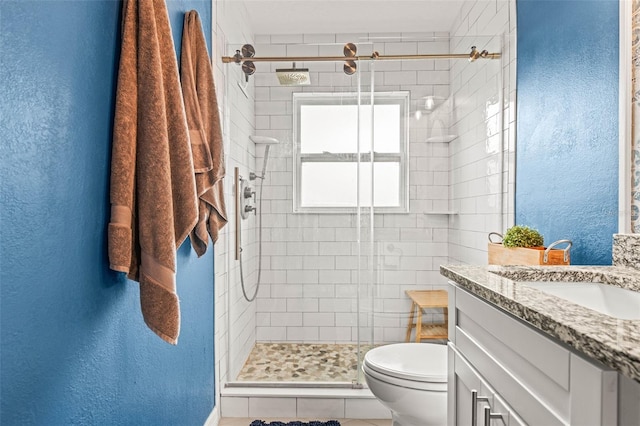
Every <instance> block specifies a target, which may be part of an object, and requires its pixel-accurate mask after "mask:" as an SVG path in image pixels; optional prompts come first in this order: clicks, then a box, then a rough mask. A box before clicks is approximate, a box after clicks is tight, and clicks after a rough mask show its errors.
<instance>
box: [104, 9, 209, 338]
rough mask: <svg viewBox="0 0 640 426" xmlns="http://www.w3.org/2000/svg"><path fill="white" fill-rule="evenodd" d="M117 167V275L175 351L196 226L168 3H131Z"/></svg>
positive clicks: (113, 227)
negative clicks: (183, 278) (180, 250)
mask: <svg viewBox="0 0 640 426" xmlns="http://www.w3.org/2000/svg"><path fill="white" fill-rule="evenodd" d="M122 19H123V21H122V52H121V57H120V68H119V74H118V88H117V92H116V109H115V118H114V124H113V151H112V160H111V194H110V195H111V222H110V223H109V231H108V239H109V262H110V265H111V269H113V270H116V271H121V272H125V273H127V276H128V277H129V278H130V279H132V280H135V281H139V282H140V304H141V307H142V315H143V317H144V321H145V322H146V324H147V325H148V326H149V328H150V329H151V330H153V331H154V332H155V333H156V334H158V336H160V337H161V338H162V339H164V340H166V341H167V342H169V343H171V344H176V343H177V341H178V335H179V334H180V305H179V301H178V296H177V294H176V279H175V276H176V274H175V271H176V250H177V247H179V246H180V244H181V243H182V242H183V241H184V240H185V239H186V237H187V235H188V234H189V232H191V230H192V229H193V227H194V226H195V224H196V222H197V220H198V205H197V202H198V200H197V195H196V184H195V179H194V175H193V160H192V156H191V147H190V143H189V134H188V130H187V122H186V116H185V111H184V104H183V100H182V91H181V89H180V81H179V76H178V63H177V60H176V55H175V50H174V45H173V39H172V36H171V27H170V26H169V18H168V13H167V6H166V4H165V2H164V0H142V1H137V0H125V1H124V3H123V16H122Z"/></svg>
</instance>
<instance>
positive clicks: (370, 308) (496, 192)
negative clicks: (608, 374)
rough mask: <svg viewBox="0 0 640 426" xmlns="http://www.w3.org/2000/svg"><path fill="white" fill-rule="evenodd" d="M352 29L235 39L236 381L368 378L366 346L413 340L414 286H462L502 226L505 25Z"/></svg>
mask: <svg viewBox="0 0 640 426" xmlns="http://www.w3.org/2000/svg"><path fill="white" fill-rule="evenodd" d="M352 37H353V38H347V36H344V35H323V36H317V37H316V38H317V40H313V37H305V36H300V37H299V38H296V37H291V38H290V40H287V42H282V43H280V42H278V41H279V39H281V37H280V38H279V37H275V36H274V37H269V36H261V37H259V41H260V42H259V43H255V44H254V45H253V46H252V47H253V48H254V50H253V51H251V49H249V48H248V47H245V48H243V47H242V44H238V45H230V46H228V52H229V54H230V56H233V54H234V52H236V51H238V53H237V54H239V55H240V57H242V58H244V60H243V61H241V63H240V64H235V63H229V64H228V65H226V66H227V67H228V68H227V73H226V78H227V82H226V88H225V92H226V94H225V112H226V114H225V117H226V121H225V127H226V132H225V133H226V135H227V138H228V139H229V141H230V142H229V149H228V151H229V152H228V162H227V170H233V169H234V168H235V167H237V168H238V174H239V176H242V177H243V179H244V182H245V187H246V188H248V189H244V188H240V189H241V191H236V193H237V194H239V196H240V197H245V195H244V194H247V195H248V196H246V198H244V200H245V201H247V202H248V204H249V205H250V208H249V209H248V215H247V218H246V219H241V216H242V215H241V214H239V213H240V212H237V213H236V215H235V217H236V218H237V219H236V222H237V224H230V230H229V231H228V232H229V233H230V234H234V233H235V234H238V233H239V234H241V238H236V237H237V235H229V238H227V239H226V244H227V247H226V249H225V250H224V252H225V253H226V257H225V260H226V262H227V264H226V265H225V268H226V270H227V274H226V279H225V284H224V285H225V286H226V292H225V295H226V301H225V315H226V318H225V320H226V325H227V328H226V335H225V336H224V339H223V344H224V345H225V346H226V347H225V348H224V354H225V355H226V356H225V357H224V361H223V364H224V365H221V369H223V370H224V372H225V376H226V377H225V380H224V382H226V383H227V384H228V385H233V386H239V385H255V384H258V383H260V384H261V385H262V386H264V385H265V384H267V385H269V384H279V383H288V384H292V383H293V384H297V385H304V384H308V383H312V384H313V386H319V385H320V386H354V385H355V386H359V385H361V384H362V383H363V378H362V377H361V372H360V371H361V370H360V363H361V361H362V358H363V356H364V354H365V353H366V351H367V350H368V349H369V348H371V347H373V346H376V345H383V344H387V343H394V342H400V341H404V340H405V334H406V331H407V321H408V316H409V315H408V314H409V309H410V306H411V305H410V300H409V298H408V297H407V296H406V294H405V291H407V290H416V289H444V288H446V281H445V280H444V279H443V278H442V277H441V276H440V274H439V265H440V264H444V263H453V262H455V263H461V262H462V263H485V262H486V257H485V256H486V254H485V252H484V247H485V246H486V244H485V239H486V235H487V234H488V233H489V232H491V231H495V230H497V229H502V221H503V211H504V210H505V209H504V207H503V195H504V193H505V192H506V188H505V175H506V174H505V161H504V155H505V149H506V148H505V147H504V145H503V128H504V126H503V96H504V90H508V88H507V89H504V88H503V75H502V69H503V62H502V60H501V58H500V52H501V51H502V45H503V43H502V37H501V36H495V37H443V36H436V35H434V34H428V33H426V34H423V35H416V36H411V37H390V38H389V37H379V38H378V37H359V36H357V35H353V36H352ZM305 41H307V42H306V43H305ZM493 54H495V55H493ZM253 55H255V61H252V60H251V58H250V56H253ZM420 55H427V56H420ZM264 57H269V58H282V57H286V58H292V59H287V60H281V59H279V60H269V61H260V58H264ZM305 57H306V58H311V57H315V58H319V57H327V58H334V59H335V60H307V61H303V60H301V58H305ZM337 59H343V60H337ZM356 59H357V60H356ZM293 62H295V64H293ZM284 74H287V75H284ZM279 77H280V78H279ZM281 82H284V83H285V84H287V85H281ZM301 83H302V84H301ZM507 93H508V92H507ZM265 137H266V138H273V139H270V141H271V142H272V143H270V144H262V143H260V142H261V141H265V140H266V139H264V138H265ZM274 140H275V141H277V142H278V143H275V142H274ZM256 141H257V143H256ZM267 155H268V157H269V161H268V162H265V161H264V160H265V156H267ZM263 164H265V165H266V169H265V168H264V166H263ZM251 173H254V174H256V175H258V178H257V179H255V180H249V179H248V178H249V176H250V174H251ZM260 176H262V177H263V178H264V179H262V178H261V177H260ZM234 185H235V184H234ZM261 185H262V187H261ZM227 204H228V205H231V204H232V203H231V202H229V201H228V202H227ZM238 208H242V209H243V211H244V209H245V207H244V206H241V207H236V210H237V209H238ZM254 208H255V209H257V211H256V210H255V209H254ZM236 228H237V229H238V230H237V231H235V229H236ZM238 240H241V243H240V244H241V245H242V247H241V250H242V251H241V257H242V266H241V265H240V262H238V261H237V260H236V259H235V256H232V255H229V253H234V252H235V251H236V250H237V246H238V243H237V241H238ZM258 277H259V278H258ZM258 281H260V286H259V288H256V283H257V282H258ZM254 293H256V296H255V300H253V301H251V302H250V301H249V300H252V298H251V297H245V296H246V295H248V296H252V295H253V294H254ZM243 294H244V295H245V296H243ZM425 317H426V319H427V320H428V321H433V322H442V321H443V312H442V311H438V310H434V311H430V312H427V314H426V315H425Z"/></svg>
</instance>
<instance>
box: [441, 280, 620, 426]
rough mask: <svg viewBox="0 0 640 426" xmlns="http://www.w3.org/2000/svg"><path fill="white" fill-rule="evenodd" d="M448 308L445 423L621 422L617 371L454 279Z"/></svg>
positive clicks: (591, 425)
mask: <svg viewBox="0 0 640 426" xmlns="http://www.w3.org/2000/svg"><path fill="white" fill-rule="evenodd" d="M449 315H450V318H449V339H450V342H449V366H448V368H449V378H448V383H449V386H448V422H449V425H460V426H468V425H473V426H478V425H491V426H498V425H500V426H502V425H525V424H528V425H545V426H552V425H588V426H595V425H614V426H615V425H618V424H620V425H623V423H619V421H618V373H617V372H616V371H614V370H611V369H609V368H607V367H605V366H603V365H601V364H599V363H597V362H595V361H592V360H589V359H587V358H586V357H584V356H583V355H581V354H578V353H576V352H575V351H572V350H571V349H569V348H568V347H566V346H565V345H561V344H560V343H559V342H557V341H555V340H554V339H552V338H550V337H548V336H547V335H545V334H544V333H542V332H540V331H538V330H537V329H535V328H533V327H531V326H530V325H528V324H526V323H525V322H524V321H522V320H519V319H517V318H516V317H514V316H512V315H511V314H508V313H506V312H505V311H503V310H501V309H499V308H497V307H495V306H494V305H492V304H489V303H488V302H486V301H484V300H483V299H480V298H478V297H476V296H475V295H473V294H471V293H470V292H468V291H466V290H465V289H463V288H461V287H460V286H458V285H456V284H455V283H453V282H450V288H449ZM486 407H489V408H486ZM485 410H488V413H486V414H487V415H485ZM474 414H475V415H474ZM489 414H490V415H491V416H490V418H489V417H488V415H489ZM474 417H475V418H474ZM625 426H626V425H625Z"/></svg>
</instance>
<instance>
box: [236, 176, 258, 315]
mask: <svg viewBox="0 0 640 426" xmlns="http://www.w3.org/2000/svg"><path fill="white" fill-rule="evenodd" d="M258 177H259V176H258ZM259 178H260V190H259V191H260V196H259V197H258V213H257V216H258V280H257V281H256V289H255V291H254V293H253V296H251V297H249V296H247V289H246V288H245V284H244V273H243V269H244V268H243V266H242V250H240V256H239V260H240V287H241V288H242V295H243V296H244V298H245V300H246V301H247V302H253V301H254V300H255V299H256V296H257V295H258V290H259V289H260V276H261V275H262V186H263V185H264V174H263V175H262V177H259ZM240 236H241V238H242V234H240Z"/></svg>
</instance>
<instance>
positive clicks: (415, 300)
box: [405, 290, 449, 343]
mask: <svg viewBox="0 0 640 426" xmlns="http://www.w3.org/2000/svg"><path fill="white" fill-rule="evenodd" d="M405 293H407V296H409V298H410V299H411V302H412V303H411V312H409V325H408V326H407V338H406V339H405V340H406V341H407V342H409V341H410V339H411V330H412V329H414V328H415V329H416V342H418V343H420V341H421V340H423V339H447V338H448V337H449V315H448V307H449V297H448V295H447V291H446V290H406V291H405ZM425 308H442V309H443V311H444V323H438V324H433V323H432V324H424V325H423V324H422V310H423V309H425ZM416 311H417V312H418V317H417V318H416V321H415V323H414V322H413V319H414V317H415V313H416Z"/></svg>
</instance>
